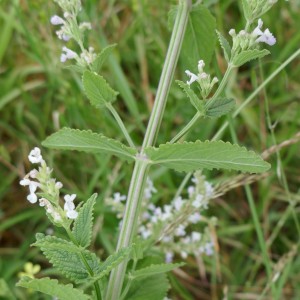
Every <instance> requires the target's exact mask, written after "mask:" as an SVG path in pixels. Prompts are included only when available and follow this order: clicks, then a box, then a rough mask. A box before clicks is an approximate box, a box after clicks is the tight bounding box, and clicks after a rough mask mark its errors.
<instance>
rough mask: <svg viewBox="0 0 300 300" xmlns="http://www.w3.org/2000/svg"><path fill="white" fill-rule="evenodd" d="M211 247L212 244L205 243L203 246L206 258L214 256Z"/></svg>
mask: <svg viewBox="0 0 300 300" xmlns="http://www.w3.org/2000/svg"><path fill="white" fill-rule="evenodd" d="M213 246H214V245H213V243H206V244H205V254H206V255H207V256H211V255H213V254H214V250H213V249H212V247H213Z"/></svg>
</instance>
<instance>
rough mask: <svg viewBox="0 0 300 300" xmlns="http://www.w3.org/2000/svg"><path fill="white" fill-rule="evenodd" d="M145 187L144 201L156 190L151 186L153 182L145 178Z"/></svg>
mask: <svg viewBox="0 0 300 300" xmlns="http://www.w3.org/2000/svg"><path fill="white" fill-rule="evenodd" d="M146 185H147V187H146V188H145V190H144V195H145V198H146V199H150V198H151V197H152V193H156V192H157V189H156V188H155V187H154V186H153V181H152V180H150V178H149V177H147V182H146ZM149 209H150V208H149Z"/></svg>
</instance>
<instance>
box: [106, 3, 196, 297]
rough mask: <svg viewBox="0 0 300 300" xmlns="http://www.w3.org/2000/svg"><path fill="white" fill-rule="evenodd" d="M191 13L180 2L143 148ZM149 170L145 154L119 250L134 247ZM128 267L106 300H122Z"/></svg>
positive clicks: (156, 121) (115, 277) (151, 138)
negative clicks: (133, 242)
mask: <svg viewBox="0 0 300 300" xmlns="http://www.w3.org/2000/svg"><path fill="white" fill-rule="evenodd" d="M190 10H191V5H190V1H188V0H179V6H178V13H177V17H176V21H175V24H174V28H173V33H172V37H171V41H170V45H169V49H168V53H167V57H166V60H165V64H164V68H163V71H162V75H161V78H160V82H159V86H158V91H157V95H156V98H155V102H154V106H153V109H152V113H151V117H150V120H149V123H148V127H147V131H146V134H145V138H144V142H143V148H145V147H149V146H153V145H154V144H155V141H156V137H157V134H158V131H159V128H160V124H161V120H162V117H163V113H164V110H165V106H166V102H167V97H168V93H169V89H170V85H171V81H172V78H173V75H174V71H175V68H176V65H177V61H178V57H179V53H180V49H181V45H182V41H183V38H184V33H185V29H186V25H187V21H188V16H189V12H190ZM149 167H150V165H149V160H148V159H147V157H145V154H144V152H143V150H142V151H141V154H140V155H139V157H138V159H137V160H136V164H135V167H134V171H133V174H132V178H131V182H130V188H129V192H128V197H127V202H126V208H125V213H124V218H123V224H122V228H121V232H120V236H119V240H118V246H117V250H118V249H120V248H122V247H128V246H129V245H131V244H132V240H133V237H134V235H135V233H136V231H135V230H136V225H137V220H138V216H139V210H140V206H141V201H142V196H143V193H144V186H145V183H146V178H147V174H148V170H149ZM126 267H127V260H126V259H125V260H124V261H123V262H122V263H121V264H120V265H119V266H118V267H116V268H115V269H113V271H112V272H111V275H110V279H109V285H108V289H107V293H106V300H117V299H119V296H120V294H121V291H122V286H123V281H124V276H125V272H126Z"/></svg>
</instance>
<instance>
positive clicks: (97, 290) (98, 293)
mask: <svg viewBox="0 0 300 300" xmlns="http://www.w3.org/2000/svg"><path fill="white" fill-rule="evenodd" d="M64 228H65V229H66V231H67V234H68V236H69V238H70V240H71V241H72V243H73V244H74V245H76V246H77V247H79V245H78V243H77V241H76V240H75V238H74V236H73V234H72V232H71V230H70V228H69V227H64ZM79 256H80V258H81V260H82V262H83V263H84V265H85V266H86V268H87V270H88V272H89V273H90V275H91V276H92V277H93V276H94V275H95V274H94V272H93V270H92V269H91V267H90V265H89V263H88V262H87V260H86V258H85V257H84V255H83V254H82V252H79ZM94 287H95V291H96V295H97V300H101V293H100V287H99V283H98V281H95V282H94Z"/></svg>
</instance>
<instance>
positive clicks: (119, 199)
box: [113, 193, 126, 203]
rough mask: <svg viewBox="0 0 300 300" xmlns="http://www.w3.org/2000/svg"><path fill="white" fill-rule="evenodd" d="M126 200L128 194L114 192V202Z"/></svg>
mask: <svg viewBox="0 0 300 300" xmlns="http://www.w3.org/2000/svg"><path fill="white" fill-rule="evenodd" d="M124 200H126V196H125V195H123V196H121V194H120V193H114V200H113V202H115V203H117V202H121V201H124Z"/></svg>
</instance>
